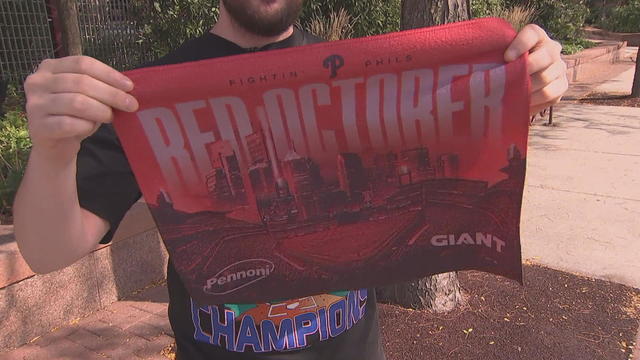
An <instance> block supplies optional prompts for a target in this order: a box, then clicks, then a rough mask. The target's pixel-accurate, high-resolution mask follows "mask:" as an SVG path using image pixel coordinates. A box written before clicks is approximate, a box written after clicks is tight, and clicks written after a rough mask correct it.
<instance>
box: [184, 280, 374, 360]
mask: <svg viewBox="0 0 640 360" xmlns="http://www.w3.org/2000/svg"><path fill="white" fill-rule="evenodd" d="M366 303H367V290H366V289H364V290H359V291H342V292H336V293H331V294H326V295H316V296H307V297H304V298H300V299H294V300H287V301H275V302H270V303H266V304H259V305H228V304H227V305H224V306H198V305H196V303H195V302H194V301H193V300H192V301H191V311H192V320H193V324H194V327H195V334H194V337H195V339H196V340H197V341H200V342H204V343H209V344H211V345H215V346H220V347H223V348H226V349H227V350H229V351H233V352H247V351H251V352H256V353H262V352H271V351H289V350H297V349H303V348H305V347H307V346H309V345H310V344H312V343H313V342H314V341H315V340H317V341H325V340H328V339H330V338H334V337H336V336H339V335H341V334H342V333H344V332H345V331H347V330H349V329H351V327H352V326H353V325H355V324H356V323H357V322H358V321H360V319H362V318H363V317H364V315H365V306H366Z"/></svg>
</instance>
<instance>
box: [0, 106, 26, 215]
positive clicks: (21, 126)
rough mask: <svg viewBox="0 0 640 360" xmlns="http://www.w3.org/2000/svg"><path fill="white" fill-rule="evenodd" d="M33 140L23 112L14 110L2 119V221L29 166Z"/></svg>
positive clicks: (9, 210)
mask: <svg viewBox="0 0 640 360" xmlns="http://www.w3.org/2000/svg"><path fill="white" fill-rule="evenodd" d="M30 149H31V140H30V139H29V132H28V131H27V120H26V117H25V114H24V112H23V111H21V110H18V109H12V110H10V111H8V112H7V113H6V114H5V115H4V116H3V117H1V118H0V220H1V219H3V218H4V219H6V218H7V217H10V216H11V206H12V204H13V198H14V197H15V194H16V191H17V189H18V185H19V184H20V180H21V179H22V175H23V173H24V169H25V167H26V164H27V158H28V156H29V150H30Z"/></svg>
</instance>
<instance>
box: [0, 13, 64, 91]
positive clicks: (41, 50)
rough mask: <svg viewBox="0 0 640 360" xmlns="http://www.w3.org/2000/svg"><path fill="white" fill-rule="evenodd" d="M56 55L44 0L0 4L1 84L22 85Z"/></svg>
mask: <svg viewBox="0 0 640 360" xmlns="http://www.w3.org/2000/svg"><path fill="white" fill-rule="evenodd" d="M53 55H54V49H53V41H52V37H51V24H50V19H49V16H48V11H47V6H46V4H45V1H44V0H0V80H2V81H4V82H10V83H18V84H21V83H22V81H23V80H24V78H25V77H26V76H27V75H29V74H30V73H31V72H32V71H33V69H34V68H35V67H36V66H37V64H39V63H40V62H41V61H42V60H43V59H45V58H51V57H53Z"/></svg>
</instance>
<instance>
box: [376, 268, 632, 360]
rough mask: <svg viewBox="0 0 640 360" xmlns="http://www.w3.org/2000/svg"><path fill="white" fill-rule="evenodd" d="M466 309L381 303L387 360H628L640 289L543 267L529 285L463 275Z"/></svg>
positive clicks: (529, 276)
mask: <svg viewBox="0 0 640 360" xmlns="http://www.w3.org/2000/svg"><path fill="white" fill-rule="evenodd" d="M459 278H460V282H461V285H462V286H463V288H464V290H465V293H466V294H467V297H468V299H467V300H468V301H467V304H466V305H465V306H463V307H461V308H460V309H457V310H455V311H453V312H452V313H449V314H434V313H431V312H429V311H412V310H407V309H403V308H400V307H397V306H392V305H381V309H380V326H381V329H382V335H383V342H384V346H385V352H386V354H387V358H388V360H431V359H462V360H466V359H469V360H471V359H473V360H478V359H487V360H493V359H505V360H507V359H508V360H517V359H545V360H546V359H548V360H556V359H563V360H591V359H593V360H596V359H603V360H604V359H606V360H628V359H631V353H632V350H633V346H634V340H635V338H636V332H637V330H638V322H639V319H640V290H637V289H632V288H629V287H625V286H623V285H619V284H614V283H610V282H606V281H601V280H592V279H588V278H584V277H580V276H576V275H572V274H568V273H564V272H560V271H555V270H551V269H547V268H544V267H539V266H532V265H528V266H525V286H524V287H521V286H520V285H519V284H517V283H514V282H512V281H510V280H506V279H503V278H501V277H497V276H494V275H490V274H485V273H481V272H461V273H460V275H459Z"/></svg>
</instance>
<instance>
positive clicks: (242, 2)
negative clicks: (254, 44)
mask: <svg viewBox="0 0 640 360" xmlns="http://www.w3.org/2000/svg"><path fill="white" fill-rule="evenodd" d="M262 1H264V0H222V3H223V4H224V8H225V9H226V10H227V12H228V13H229V15H230V16H231V18H232V19H233V21H234V22H235V23H236V24H238V25H239V26H240V27H242V28H243V29H245V30H246V31H248V32H250V33H252V34H254V35H258V36H264V37H271V36H277V35H280V34H282V33H283V32H285V31H286V30H287V29H289V27H290V26H291V25H293V24H294V23H295V22H296V20H297V19H298V17H299V16H300V12H301V11H302V2H303V0H276V1H277V2H280V1H282V2H283V4H282V6H281V7H280V8H278V9H275V10H267V9H265V8H264V7H267V5H264V4H260V3H261V2H262Z"/></svg>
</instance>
